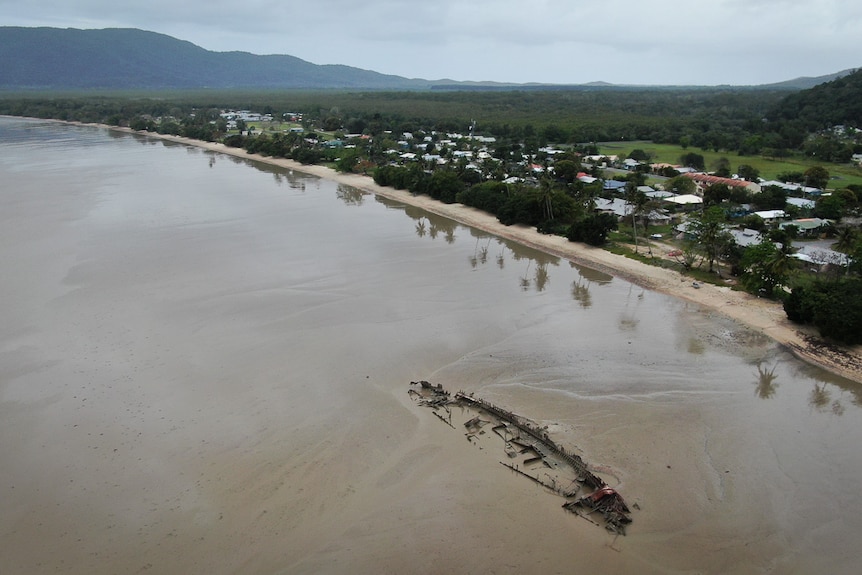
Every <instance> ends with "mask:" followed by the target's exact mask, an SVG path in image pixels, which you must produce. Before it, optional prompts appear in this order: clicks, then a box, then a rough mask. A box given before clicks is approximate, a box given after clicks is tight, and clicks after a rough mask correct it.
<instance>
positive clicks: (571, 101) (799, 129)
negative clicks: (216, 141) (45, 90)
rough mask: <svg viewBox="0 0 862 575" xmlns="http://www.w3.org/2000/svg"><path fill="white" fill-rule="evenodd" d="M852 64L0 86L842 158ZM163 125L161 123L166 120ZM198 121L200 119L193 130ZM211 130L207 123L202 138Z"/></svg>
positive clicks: (91, 104)
mask: <svg viewBox="0 0 862 575" xmlns="http://www.w3.org/2000/svg"><path fill="white" fill-rule="evenodd" d="M860 95H862V71H856V72H854V73H852V74H849V75H847V76H844V77H842V78H839V79H837V80H834V81H832V82H828V83H825V84H822V85H820V86H816V87H815V88H812V89H810V90H804V91H798V92H796V91H790V90H779V89H763V88H748V89H741V88H689V89H679V88H664V89H659V88H652V89H647V88H637V89H635V88H629V89H626V88H617V87H611V88H583V89H577V90H576V89H567V90H554V91H549V90H542V91H526V90H522V91H517V90H516V91H483V92H470V91H457V92H456V91H452V92H445V91H434V92H428V91H420V92H346V91H326V92H309V91H289V92H285V91H255V92H243V91H221V92H168V93H151V92H148V93H140V94H133V93H126V94H121V93H117V94H114V95H111V96H99V95H94V94H80V93H78V94H69V95H67V96H58V95H56V94H51V95H46V94H30V95H27V96H22V95H21V94H20V93H15V94H6V95H3V94H2V93H0V113H4V114H11V115H19V116H32V117H40V118H61V119H66V120H79V121H85V122H103V123H109V124H124V125H129V124H130V123H131V122H132V121H134V120H135V119H136V118H140V117H149V118H166V117H168V118H173V119H174V120H175V121H176V123H179V124H182V125H186V126H188V125H189V124H190V122H189V121H188V118H189V116H190V114H192V113H198V114H200V113H201V111H206V110H222V109H230V108H232V109H251V110H257V111H260V112H264V113H272V114H273V115H275V116H276V117H278V116H279V115H281V114H284V113H288V112H291V113H301V114H303V116H304V118H306V120H307V122H308V123H309V125H316V126H323V125H327V126H331V127H334V128H337V129H341V130H343V131H344V132H346V133H368V134H371V135H377V134H380V133H381V132H383V131H385V130H391V131H394V132H396V133H400V132H412V131H416V130H420V129H422V130H437V131H441V132H462V131H465V130H467V129H468V128H467V127H468V126H470V125H471V124H472V123H473V122H475V123H476V128H477V130H478V132H479V133H482V134H486V135H489V136H494V137H497V138H503V139H511V140H513V141H519V142H521V141H525V140H532V141H534V142H535V143H536V144H538V145H539V146H542V145H545V144H558V145H559V144H572V143H585V142H606V141H635V140H651V141H653V142H656V143H669V144H678V145H683V146H691V147H694V148H701V149H709V150H715V151H723V152H727V153H734V154H739V155H755V154H764V155H768V156H773V157H782V156H787V155H790V154H792V153H795V152H799V153H805V154H808V155H811V156H817V157H818V158H821V159H823V161H827V162H846V161H848V160H849V159H850V156H852V155H853V154H854V153H859V152H860V151H862V147H860V146H862V144H860V142H859V140H858V136H856V135H855V134H854V133H843V132H839V131H835V130H833V127H835V126H852V127H858V126H860V125H862V96H860ZM169 125H170V122H169ZM198 131H199V130H198ZM215 137H218V134H217V133H214V134H213V136H212V138H215Z"/></svg>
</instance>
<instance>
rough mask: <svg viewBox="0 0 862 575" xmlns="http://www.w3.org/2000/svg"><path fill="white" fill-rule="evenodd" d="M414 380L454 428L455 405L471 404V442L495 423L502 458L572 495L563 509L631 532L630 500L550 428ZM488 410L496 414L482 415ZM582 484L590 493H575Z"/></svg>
mask: <svg viewBox="0 0 862 575" xmlns="http://www.w3.org/2000/svg"><path fill="white" fill-rule="evenodd" d="M410 384H411V387H410V390H409V392H408V393H409V394H410V396H411V397H414V398H415V399H416V400H417V401H418V403H419V405H422V406H424V407H430V408H431V409H432V410H433V412H434V415H436V416H437V418H438V419H440V420H441V421H443V422H444V423H446V424H447V425H449V426H450V427H452V428H453V429H454V428H455V426H454V425H452V409H451V408H452V407H461V408H466V409H468V410H469V411H470V412H471V413H470V415H472V417H471V418H469V419H468V420H467V421H465V422H464V424H463V425H464V427H465V428H466V430H467V433H465V435H466V436H467V439H468V440H469V441H470V442H473V441H475V440H477V439H478V438H477V437H476V436H477V435H483V434H484V433H485V432H484V431H483V430H482V427H484V426H485V425H488V424H493V426H492V427H491V429H492V431H493V432H494V434H495V435H497V436H498V437H500V439H502V440H503V444H504V447H503V451H504V452H505V453H506V455H507V456H508V457H509V459H510V461H511V463H505V462H503V461H500V464H501V465H503V466H505V467H507V468H509V469H511V470H512V471H514V472H515V473H517V474H518V475H521V476H524V477H526V478H528V479H530V480H531V481H533V482H534V483H536V484H538V485H541V486H542V487H544V488H546V489H548V490H549V491H551V492H553V493H556V494H558V495H560V496H561V497H564V498H565V499H567V501H566V503H564V504H563V509H565V510H567V511H570V512H572V513H575V514H576V515H578V516H580V517H582V518H584V519H586V520H587V521H590V522H591V523H594V524H596V525H598V523H596V522H595V521H593V520H592V519H590V518H589V517H588V516H589V515H590V514H592V513H596V512H598V513H599V514H600V515H601V516H602V517H603V518H604V522H605V528H606V529H607V530H608V531H611V532H614V533H617V534H622V535H625V527H626V525H628V524H629V523H631V521H632V520H631V516H630V515H631V511H630V510H629V508H628V505H626V502H625V500H624V499H623V498H622V496H621V495H620V494H619V493H618V492H617V491H616V490H615V489H613V488H611V487H609V486H608V484H607V483H606V482H605V481H604V480H603V479H602V478H601V477H599V476H597V475H595V474H594V473H592V472H591V471H590V469H589V466H588V465H587V463H586V462H585V461H584V460H583V459H582V458H581V457H580V456H579V455H577V454H575V453H572V452H571V451H569V450H566V449H565V448H564V447H562V446H561V445H559V444H557V443H556V442H555V441H554V440H553V439H551V437H550V436H549V435H548V432H547V429H546V428H542V427H540V426H539V425H537V424H536V423H534V422H532V421H530V420H528V419H526V418H524V417H521V416H519V415H516V414H514V413H512V412H510V411H507V410H505V409H503V408H501V407H498V406H496V405H494V404H492V403H490V402H487V401H485V400H483V399H480V398H478V397H474V396H473V395H472V394H466V393H464V392H461V391H459V392H457V393H455V395H454V396H450V394H449V392H448V391H446V390H445V389H443V386H442V385H441V384H437V385H434V384H431V383H429V382H427V381H424V380H423V381H413V382H410ZM441 411H442V412H444V413H445V414H446V416H445V417H444V416H443V415H442V414H441ZM483 415H484V416H487V417H490V418H491V420H488V419H482V417H483ZM582 488H586V489H589V490H590V493H589V494H588V495H586V496H583V497H580V498H578V499H575V497H577V496H578V493H579V492H580V490H581V489H582ZM635 507H636V506H635ZM636 508H637V507H636ZM581 511H583V512H581Z"/></svg>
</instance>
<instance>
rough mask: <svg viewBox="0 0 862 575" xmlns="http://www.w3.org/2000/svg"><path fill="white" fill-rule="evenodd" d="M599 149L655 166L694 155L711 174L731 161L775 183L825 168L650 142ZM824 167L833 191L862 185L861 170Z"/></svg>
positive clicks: (813, 163)
mask: <svg viewBox="0 0 862 575" xmlns="http://www.w3.org/2000/svg"><path fill="white" fill-rule="evenodd" d="M598 146H599V149H600V150H601V153H603V154H609V155H610V154H615V155H618V156H621V157H625V156H627V155H628V154H630V153H631V151H632V150H635V149H640V150H643V151H645V152H646V153H647V154H650V156H651V157H652V160H651V161H652V162H667V163H669V164H677V163H679V159H680V157H681V156H683V155H684V154H686V153H689V152H694V153H696V154H700V155H702V156H703V159H704V161H705V162H706V169H707V170H711V169H713V166H714V165H715V163H716V161H717V160H718V159H719V158H727V159H728V160H729V161H730V166H731V170H732V171H735V170H736V169H737V168H738V167H739V166H740V165H741V164H748V165H749V166H753V167H754V168H756V169H757V170H759V171H760V177H761V178H764V179H766V180H773V179H775V177H776V176H777V175H778V174H781V173H784V172H804V171H805V170H807V169H808V168H810V167H811V166H817V165H822V164H818V163H817V162H816V161H814V160H813V159H811V158H804V157H802V156H798V157H792V158H780V159H772V158H765V157H763V156H738V155H736V154H734V153H729V152H713V151H711V150H701V149H699V148H691V147H689V148H688V149H683V148H682V147H681V146H676V145H671V144H656V143H654V142H647V141H640V142H602V143H600V144H599V145H598ZM823 167H824V168H826V169H827V170H829V174H830V175H831V176H832V178H833V179H832V184H831V186H830V187H833V188H842V187H845V186H847V185H850V184H856V185H862V169H860V168H859V167H856V166H851V165H849V164H841V165H839V164H826V165H823Z"/></svg>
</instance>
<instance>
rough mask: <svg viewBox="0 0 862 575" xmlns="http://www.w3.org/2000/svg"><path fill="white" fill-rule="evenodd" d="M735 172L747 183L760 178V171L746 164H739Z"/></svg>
mask: <svg viewBox="0 0 862 575" xmlns="http://www.w3.org/2000/svg"><path fill="white" fill-rule="evenodd" d="M736 171H737V174H738V175H739V177H740V178H742V179H744V180H748V181H749V182H756V181H757V180H758V179H759V178H760V170H758V169H757V168H755V167H754V166H749V165H748V164H740V165H739V167H738V168H737V169H736Z"/></svg>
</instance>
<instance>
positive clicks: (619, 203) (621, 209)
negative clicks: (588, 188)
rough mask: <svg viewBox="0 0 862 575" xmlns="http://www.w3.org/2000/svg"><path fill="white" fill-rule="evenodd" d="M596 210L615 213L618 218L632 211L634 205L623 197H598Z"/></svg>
mask: <svg viewBox="0 0 862 575" xmlns="http://www.w3.org/2000/svg"><path fill="white" fill-rule="evenodd" d="M596 211H597V212H599V213H603V214H613V215H615V216H616V217H617V218H624V217H626V216H627V215H629V214H630V213H631V212H632V206H631V204H629V203H628V202H627V201H625V200H623V199H622V198H612V199H610V200H606V199H604V198H597V199H596Z"/></svg>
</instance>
